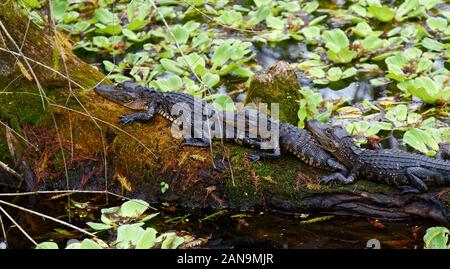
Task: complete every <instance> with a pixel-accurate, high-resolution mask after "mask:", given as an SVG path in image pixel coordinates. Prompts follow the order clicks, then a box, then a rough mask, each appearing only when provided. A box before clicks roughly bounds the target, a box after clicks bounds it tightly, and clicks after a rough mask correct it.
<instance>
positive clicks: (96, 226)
mask: <svg viewBox="0 0 450 269" xmlns="http://www.w3.org/2000/svg"><path fill="white" fill-rule="evenodd" d="M86 224H87V226H89V227H91V228H92V229H94V230H97V231H103V230H108V229H111V228H112V226H111V225H108V224H105V223H96V222H87V223H86Z"/></svg>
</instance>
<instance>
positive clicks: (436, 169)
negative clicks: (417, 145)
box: [307, 120, 450, 192]
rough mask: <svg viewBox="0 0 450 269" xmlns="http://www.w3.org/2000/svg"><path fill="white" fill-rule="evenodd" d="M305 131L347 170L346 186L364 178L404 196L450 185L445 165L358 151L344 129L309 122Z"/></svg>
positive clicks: (449, 168) (393, 153)
mask: <svg viewBox="0 0 450 269" xmlns="http://www.w3.org/2000/svg"><path fill="white" fill-rule="evenodd" d="M307 128H308V130H309V131H311V133H312V134H313V135H314V136H315V137H316V139H317V140H318V141H319V142H320V143H321V144H322V146H323V148H324V149H326V150H327V151H328V152H330V153H331V154H332V155H333V156H334V157H336V159H338V160H339V161H340V162H342V163H343V164H344V165H345V166H347V168H348V169H350V174H349V176H348V177H347V178H346V179H347V180H346V183H349V182H353V180H354V179H355V178H356V177H364V178H367V179H370V180H374V181H378V182H383V183H386V184H389V185H394V186H398V187H400V188H402V189H403V191H404V192H426V191H427V190H428V186H427V184H426V183H432V184H439V185H442V184H449V183H450V162H448V161H445V160H439V159H434V158H430V157H427V156H424V155H420V154H414V153H409V152H406V151H402V150H397V149H379V150H368V149H361V148H359V147H358V146H357V145H356V144H355V143H354V141H353V138H352V137H351V136H350V135H349V134H348V133H347V131H346V130H345V129H344V128H343V127H341V126H328V125H325V124H323V123H320V122H319V121H317V120H312V121H309V122H308V124H307Z"/></svg>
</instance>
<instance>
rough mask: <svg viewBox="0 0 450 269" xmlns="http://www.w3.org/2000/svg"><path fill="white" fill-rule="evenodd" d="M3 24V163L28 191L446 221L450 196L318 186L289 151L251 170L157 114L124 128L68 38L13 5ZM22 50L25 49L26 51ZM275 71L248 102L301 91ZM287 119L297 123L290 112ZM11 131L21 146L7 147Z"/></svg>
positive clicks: (1, 16) (313, 173)
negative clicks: (190, 141) (184, 139)
mask: <svg viewBox="0 0 450 269" xmlns="http://www.w3.org/2000/svg"><path fill="white" fill-rule="evenodd" d="M0 22H1V23H2V26H3V27H1V30H0V77H1V79H0V86H1V89H5V91H4V92H3V93H1V95H0V96H1V98H0V121H1V122H2V123H4V124H5V125H2V127H1V128H2V129H0V130H2V131H1V133H0V134H1V135H0V160H1V161H2V162H3V163H7V164H8V165H9V166H10V167H11V168H12V169H14V170H15V171H18V172H20V173H21V175H22V176H23V177H24V178H25V181H26V183H27V188H28V189H29V190H53V189H60V190H61V189H82V190H105V189H107V190H110V191H112V192H116V193H121V194H124V195H126V196H129V197H138V198H141V199H145V200H147V201H150V202H173V203H177V204H178V205H182V206H184V207H187V208H199V207H212V208H234V209H239V210H252V209H255V208H265V209H274V210H278V211H283V212H289V213H296V212H302V213H303V212H327V213H329V212H331V213H333V214H346V215H359V216H368V217H372V218H377V219H387V220H400V219H409V218H413V217H426V218H432V219H434V220H436V221H438V222H441V223H444V222H447V221H448V214H447V212H448V201H449V196H448V189H432V190H431V191H430V192H428V193H426V194H420V195H414V194H407V195H402V194H401V193H399V191H398V190H397V189H395V188H392V187H389V186H386V185H383V184H377V183H374V182H368V181H364V180H359V181H357V182H356V183H355V184H352V185H348V186H342V185H319V184H318V183H317V179H318V178H319V177H320V176H321V175H323V172H321V171H318V170H315V169H312V168H310V167H308V166H306V165H305V164H303V163H301V162H300V161H299V160H298V159H297V158H295V157H294V156H291V155H288V154H283V156H282V157H280V158H279V159H275V160H264V161H258V162H256V163H253V162H250V161H249V159H248V155H249V154H250V153H252V150H250V149H246V148H243V147H240V146H237V145H234V144H222V143H221V142H215V143H214V144H213V147H212V150H211V149H210V148H196V147H183V146H181V141H180V140H179V139H176V138H173V137H172V136H171V133H170V123H169V122H168V121H167V120H165V119H164V118H162V117H159V116H156V117H155V119H154V120H153V121H152V122H150V123H146V124H142V123H134V124H132V125H129V126H120V125H118V124H117V119H118V117H119V116H120V115H122V114H127V113H130V111H128V110H127V109H126V108H123V107H121V106H119V105H116V104H114V103H112V102H110V101H107V100H105V99H103V98H101V97H100V96H98V95H97V94H95V92H93V91H92V89H91V88H92V87H93V86H94V85H95V84H96V83H98V82H100V81H102V80H103V81H104V83H109V82H108V81H107V80H105V78H104V77H103V75H102V74H101V73H100V72H99V71H97V70H96V69H95V68H93V67H91V66H90V65H88V64H86V63H84V62H83V61H81V60H80V59H78V58H77V57H76V56H75V55H73V54H72V53H71V51H70V46H66V45H62V44H66V43H65V42H64V37H63V35H61V34H57V37H55V36H54V35H51V31H50V33H48V32H46V31H44V30H42V29H40V28H39V27H36V26H34V25H33V24H30V27H29V29H28V31H27V32H24V31H23V25H27V23H28V18H27V17H26V16H25V15H23V13H22V12H21V11H19V10H18V9H17V6H16V5H15V4H14V2H13V1H9V2H7V3H6V4H4V6H2V8H1V9H0ZM15 44H16V45H17V44H23V45H22V48H21V49H20V50H19V48H18V47H17V46H16V45H15ZM278 67H279V66H278ZM278 67H277V66H275V67H273V68H271V69H270V70H277V72H278V73H266V74H265V75H264V74H259V75H257V76H256V78H257V77H263V78H270V79H267V80H265V81H266V82H269V83H270V85H268V84H264V83H265V82H264V81H262V80H254V81H255V82H253V83H252V85H253V86H252V88H251V90H250V91H249V97H248V98H249V100H255V99H253V95H252V92H253V93H255V92H256V93H258V91H257V88H258V87H262V88H264V89H265V90H266V89H268V88H270V87H272V88H276V89H278V91H280V90H281V91H283V89H285V88H284V87H281V86H280V85H279V84H278V83H284V84H285V85H290V87H289V89H290V91H292V89H295V87H299V86H298V83H297V82H296V78H295V76H289V77H290V79H289V81H286V77H283V79H279V77H278V76H279V75H280V74H283V72H284V71H283V70H288V69H285V67H286V65H285V64H283V68H282V69H280V68H278ZM280 70H281V71H282V72H280ZM66 71H67V72H66ZM269 72H270V71H269ZM289 72H290V71H289ZM69 78H70V84H69ZM296 84H297V86H295V85H296ZM38 85H40V86H41V87H42V88H41V89H39V87H38ZM265 85H266V86H265ZM293 92H295V91H293ZM278 94H279V96H285V93H283V92H281V93H279V92H278ZM289 95H292V94H291V93H289ZM259 98H262V97H261V96H259ZM292 100H293V101H295V98H292ZM265 101H270V102H273V101H276V99H270V100H265ZM280 101H283V102H281V104H282V108H281V111H284V109H286V107H288V111H292V107H291V105H292V106H294V104H292V103H291V105H289V104H288V103H286V102H285V100H284V99H283V100H280ZM289 102H290V101H289ZM285 103H286V104H285ZM285 116H286V118H287V119H289V121H291V122H293V121H295V117H294V118H293V116H292V113H286V115H285ZM5 126H8V127H5ZM9 128H10V129H12V130H14V133H13V134H12V135H13V136H14V141H15V142H11V141H10V142H9V143H8V141H7V135H6V133H7V131H6V130H7V129H9ZM10 135H11V134H10ZM25 141H26V142H25ZM8 145H9V146H8ZM6 177H7V176H6ZM10 180H12V182H17V179H10ZM5 181H6V180H5Z"/></svg>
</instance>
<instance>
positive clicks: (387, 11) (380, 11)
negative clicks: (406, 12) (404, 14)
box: [367, 5, 395, 22]
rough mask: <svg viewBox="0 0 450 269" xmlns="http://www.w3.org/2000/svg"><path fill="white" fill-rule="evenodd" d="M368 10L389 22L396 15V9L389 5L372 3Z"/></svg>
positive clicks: (383, 20) (381, 19) (380, 19)
mask: <svg viewBox="0 0 450 269" xmlns="http://www.w3.org/2000/svg"><path fill="white" fill-rule="evenodd" d="M367 11H368V12H369V14H370V15H372V16H374V17H375V18H377V19H378V20H379V21H382V22H389V21H391V20H392V19H393V18H394V16H395V11H394V10H392V9H391V8H390V7H388V6H377V5H372V6H370V7H369V9H368V10H367Z"/></svg>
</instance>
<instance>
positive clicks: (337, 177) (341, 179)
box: [319, 173, 355, 184]
mask: <svg viewBox="0 0 450 269" xmlns="http://www.w3.org/2000/svg"><path fill="white" fill-rule="evenodd" d="M354 180H355V178H354V176H353V175H350V176H348V177H346V176H344V175H343V174H341V173H333V174H331V175H329V176H324V177H322V178H321V179H320V181H319V183H320V184H328V183H330V182H332V181H338V182H341V183H344V184H350V183H353V181H354Z"/></svg>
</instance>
